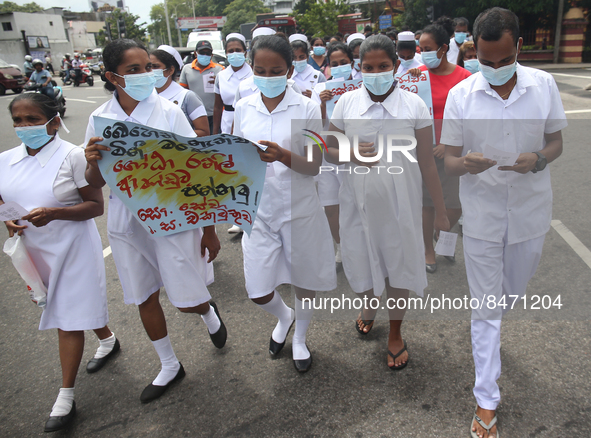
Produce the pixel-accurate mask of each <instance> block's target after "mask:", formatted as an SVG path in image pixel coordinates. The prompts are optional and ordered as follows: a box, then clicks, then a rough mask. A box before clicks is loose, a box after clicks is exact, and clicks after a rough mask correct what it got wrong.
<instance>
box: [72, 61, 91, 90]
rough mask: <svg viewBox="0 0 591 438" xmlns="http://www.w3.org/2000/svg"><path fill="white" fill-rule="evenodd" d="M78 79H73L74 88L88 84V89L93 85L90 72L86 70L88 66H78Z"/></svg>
mask: <svg viewBox="0 0 591 438" xmlns="http://www.w3.org/2000/svg"><path fill="white" fill-rule="evenodd" d="M80 69H81V72H80V77H77V78H76V79H74V87H78V86H80V84H85V83H86V84H88V86H89V87H92V86H93V85H94V78H93V77H92V72H91V71H90V69H89V68H88V65H86V64H81V65H80Z"/></svg>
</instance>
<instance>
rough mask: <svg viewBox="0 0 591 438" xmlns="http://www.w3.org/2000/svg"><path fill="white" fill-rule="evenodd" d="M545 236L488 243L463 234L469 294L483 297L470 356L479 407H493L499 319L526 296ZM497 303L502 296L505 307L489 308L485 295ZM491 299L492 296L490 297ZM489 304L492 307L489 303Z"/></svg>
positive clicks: (498, 396) (496, 396)
mask: <svg viewBox="0 0 591 438" xmlns="http://www.w3.org/2000/svg"><path fill="white" fill-rule="evenodd" d="M544 238H545V236H541V237H537V238H535V239H531V240H527V241H525V242H520V243H516V244H512V245H509V244H507V235H506V234H505V238H504V239H503V242H499V243H496V242H488V241H485V240H479V239H474V238H471V237H468V236H464V258H465V263H466V274H467V277H468V285H469V286H470V295H471V296H472V298H476V299H478V300H484V305H483V306H482V310H480V309H477V310H473V311H472V356H473V357H474V368H475V371H476V379H475V383H474V396H475V397H476V401H477V402H478V406H480V407H481V408H483V409H490V410H496V408H497V406H498V404H499V402H500V400H501V394H500V391H499V386H498V385H497V380H498V379H499V377H500V376H501V318H502V316H503V315H504V314H505V313H506V312H508V311H509V310H510V309H511V306H512V305H513V301H514V300H515V298H510V297H509V296H510V295H517V296H518V297H519V298H517V300H518V301H519V300H521V298H522V297H523V296H524V295H525V291H526V289H527V283H528V282H529V280H530V279H531V278H532V277H533V275H534V273H535V272H536V269H537V267H538V263H539V262H540V257H541V255H542V247H543V246H544ZM491 296H492V297H494V302H495V303H499V302H501V299H502V298H503V297H504V300H505V301H504V302H505V303H506V304H507V306H506V307H505V308H504V309H503V308H502V307H496V308H494V309H489V308H488V306H487V303H488V302H489V301H488V300H489V298H488V297H491ZM490 300H492V298H490ZM491 307H494V306H492V305H491Z"/></svg>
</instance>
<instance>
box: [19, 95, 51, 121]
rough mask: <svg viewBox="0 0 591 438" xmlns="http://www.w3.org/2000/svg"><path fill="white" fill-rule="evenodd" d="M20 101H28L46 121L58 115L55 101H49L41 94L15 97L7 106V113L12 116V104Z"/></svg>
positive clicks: (49, 99) (48, 98)
mask: <svg viewBox="0 0 591 438" xmlns="http://www.w3.org/2000/svg"><path fill="white" fill-rule="evenodd" d="M21 100H30V101H31V103H33V104H34V105H35V106H36V107H37V108H39V109H40V110H41V112H42V113H43V115H44V116H45V118H47V120H51V119H52V118H54V117H55V116H56V115H58V110H59V106H58V104H57V102H56V101H55V99H51V98H50V97H48V96H46V95H45V94H41V93H24V94H19V95H18V96H16V97H15V98H14V99H12V101H11V102H10V104H9V105H8V111H10V114H11V115H12V108H13V107H14V104H15V103H17V102H20V101H21Z"/></svg>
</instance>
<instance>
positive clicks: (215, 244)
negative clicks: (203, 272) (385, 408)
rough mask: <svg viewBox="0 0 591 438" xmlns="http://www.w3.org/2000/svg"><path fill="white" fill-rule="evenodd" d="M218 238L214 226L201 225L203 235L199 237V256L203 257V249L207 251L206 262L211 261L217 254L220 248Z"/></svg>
mask: <svg viewBox="0 0 591 438" xmlns="http://www.w3.org/2000/svg"><path fill="white" fill-rule="evenodd" d="M221 247H222V246H221V244H220V239H218V235H217V234H216V232H215V226H214V225H210V226H208V227H203V236H202V237H201V257H205V250H206V249H207V250H208V251H209V259H208V260H207V263H211V262H213V261H214V260H215V258H216V257H217V256H218V253H219V252H220V249H221Z"/></svg>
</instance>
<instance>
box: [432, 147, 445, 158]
mask: <svg viewBox="0 0 591 438" xmlns="http://www.w3.org/2000/svg"><path fill="white" fill-rule="evenodd" d="M433 156H434V157H437V158H439V159H440V160H443V157H444V156H445V145H444V144H438V145H437V146H435V147H434V148H433Z"/></svg>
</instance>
